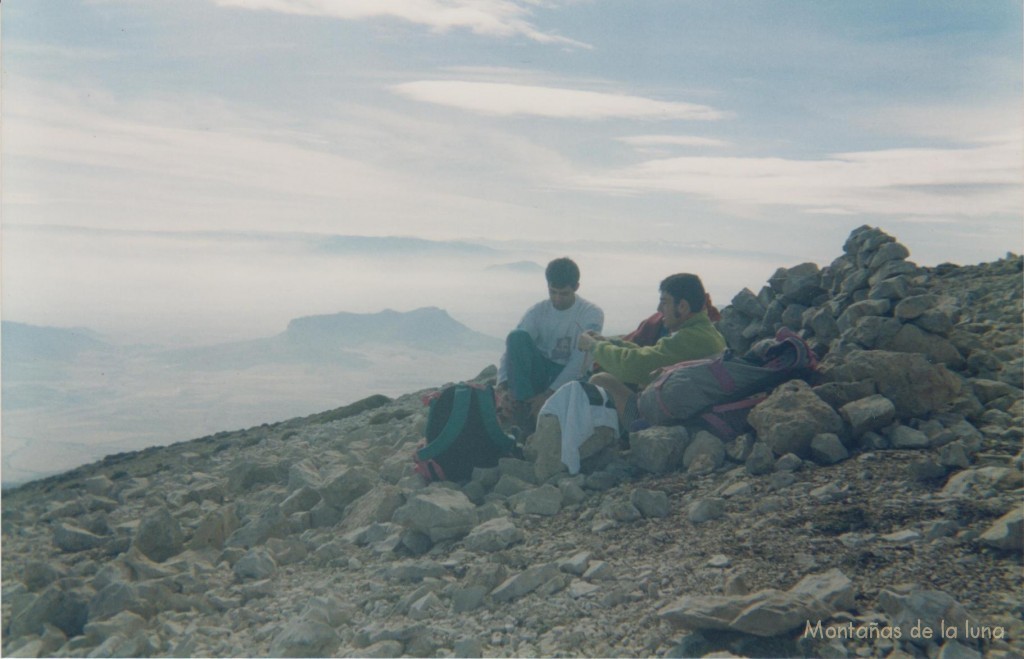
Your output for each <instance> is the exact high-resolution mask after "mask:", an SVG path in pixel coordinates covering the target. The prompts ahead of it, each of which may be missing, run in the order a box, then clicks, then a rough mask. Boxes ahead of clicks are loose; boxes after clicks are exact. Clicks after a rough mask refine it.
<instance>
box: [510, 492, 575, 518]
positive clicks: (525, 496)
mask: <svg viewBox="0 0 1024 659" xmlns="http://www.w3.org/2000/svg"><path fill="white" fill-rule="evenodd" d="M509 503H510V504H511V506H512V509H513V510H514V511H515V512H516V513H517V514H520V515H549V516H550V515H557V514H558V511H559V510H561V509H562V491H561V490H560V489H558V488H557V487H555V486H554V485H541V486H540V487H536V488H531V489H529V490H525V491H523V492H520V493H519V494H516V495H514V496H512V497H509Z"/></svg>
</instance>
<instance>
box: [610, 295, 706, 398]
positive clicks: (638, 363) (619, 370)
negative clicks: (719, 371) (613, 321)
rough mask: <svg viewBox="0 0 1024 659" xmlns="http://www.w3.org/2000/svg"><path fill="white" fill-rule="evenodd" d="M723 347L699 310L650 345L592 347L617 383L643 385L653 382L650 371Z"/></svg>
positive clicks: (617, 343)
mask: <svg viewBox="0 0 1024 659" xmlns="http://www.w3.org/2000/svg"><path fill="white" fill-rule="evenodd" d="M725 347H726V346H725V339H724V338H723V337H722V335H721V334H719V332H718V330H717V329H715V326H714V325H712V324H711V321H710V320H709V319H708V314H707V311H701V312H699V313H697V314H695V315H694V316H693V317H691V318H690V319H689V320H687V321H686V322H685V323H683V325H682V327H680V328H679V329H678V330H676V331H675V332H674V333H673V334H670V335H668V336H666V337H662V338H661V339H660V340H659V341H658V342H657V343H655V344H654V345H653V346H645V347H641V346H638V345H636V344H634V343H629V342H628V341H615V342H614V343H613V342H612V341H598V342H597V343H596V344H595V345H594V360H595V361H597V362H598V363H599V364H600V365H601V368H602V369H604V370H605V371H608V372H609V373H611V374H612V375H614V376H615V377H616V378H618V379H619V380H620V381H622V382H624V383H626V384H635V385H640V386H646V385H647V384H648V383H650V381H651V380H652V379H653V378H652V377H651V372H652V371H654V370H656V369H659V368H661V367H662V366H671V365H672V364H676V363H678V362H684V361H689V360H691V359H703V358H704V357H710V356H712V355H716V354H718V353H720V352H722V351H723V350H725Z"/></svg>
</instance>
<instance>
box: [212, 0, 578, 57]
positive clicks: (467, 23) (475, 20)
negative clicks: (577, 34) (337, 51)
mask: <svg viewBox="0 0 1024 659" xmlns="http://www.w3.org/2000/svg"><path fill="white" fill-rule="evenodd" d="M215 2H216V3H217V4H218V5H220V6H222V7H233V8H238V9H248V10H254V11H274V12H280V13H285V14H298V15H305V16H325V17H329V18H336V19H340V20H348V21H359V20H370V19H377V18H393V19H398V20H403V21H408V22H410V23H415V24H417V25H424V26H426V27H429V28H430V29H432V30H435V31H437V32H446V31H448V30H453V29H465V30H469V31H470V32H472V33H474V34H478V35H481V36H486V37H500V38H508V37H514V36H523V37H526V38H528V39H531V40H533V41H536V42H538V43H551V44H563V45H570V46H575V47H579V48H589V47H590V46H588V45H587V44H585V43H582V42H580V41H576V40H573V39H569V38H566V37H561V36H558V35H553V34H549V33H546V32H542V31H541V30H539V29H538V28H536V27H535V26H534V25H533V23H531V22H530V21H529V17H530V15H531V13H532V12H531V10H530V8H529V5H536V4H537V3H536V2H515V1H513V0H215Z"/></svg>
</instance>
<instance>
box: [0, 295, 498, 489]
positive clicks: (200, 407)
mask: <svg viewBox="0 0 1024 659" xmlns="http://www.w3.org/2000/svg"><path fill="white" fill-rule="evenodd" d="M500 351H501V341H500V340H498V339H496V338H494V337H490V336H486V335H484V334H480V333H477V332H474V331H472V330H470V329H469V328H467V327H466V326H464V325H462V324H461V323H459V322H458V321H456V320H454V319H453V318H452V317H451V316H449V315H448V313H447V312H445V311H443V310H441V309H437V308H432V307H431V308H422V309H417V310H414V311H409V312H404V313H403V312H395V311H383V312H380V313H376V314H354V313H339V314H333V315H323V316H309V317H304V318H298V319H295V320H293V321H292V322H291V323H289V325H288V327H287V328H286V329H285V331H283V332H281V333H280V334H277V335H274V336H270V337H267V338H263V339H256V340H251V341H241V342H233V343H222V344H215V345H209V346H201V347H193V348H167V347H163V346H160V345H120V344H117V343H114V342H110V341H107V340H105V339H104V337H102V336H101V335H99V334H97V333H95V332H92V331H90V330H87V329H60V328H49V327H39V326H33V325H25V324H21V323H15V322H6V321H5V322H4V323H3V420H2V423H3V425H2V431H3V445H2V449H3V483H4V485H5V486H9V485H12V484H16V483H19V482H24V481H26V480H31V479H33V478H38V477H41V476H45V475H49V474H53V473H57V472H60V471H65V470H67V469H71V468H73V467H76V466H78V465H81V464H85V463H87V462H91V461H94V460H97V459H99V458H102V457H103V456H105V455H108V454H112V453H118V452H123V451H130V450H138V449H141V448H145V447H148V446H154V445H162V444H168V443H171V442H175V441H181V440H185V439H191V438H194V437H200V436H203V435H207V434H211V433H214V432H218V431H222V430H225V429H235V428H242V427H250V426H253V425H259V424H261V423H271V422H276V421H281V420H283V419H288V418H292V417H296V416H303V415H307V414H313V413H316V412H320V411H322V410H324V409H328V408H332V407H337V406H339V405H344V404H346V403H349V402H351V401H353V400H356V399H358V398H362V397H365V396H366V395H367V394H366V392H372V393H382V394H385V395H388V396H395V395H398V394H401V393H404V392H407V391H411V390H416V389H421V388H424V387H427V386H433V385H436V384H437V383H438V382H442V381H446V380H458V379H462V378H466V377H471V376H472V375H473V374H475V373H476V372H478V371H479V370H480V369H482V368H483V367H485V366H487V365H488V364H491V363H494V362H495V361H496V360H497V358H498V356H499V354H500Z"/></svg>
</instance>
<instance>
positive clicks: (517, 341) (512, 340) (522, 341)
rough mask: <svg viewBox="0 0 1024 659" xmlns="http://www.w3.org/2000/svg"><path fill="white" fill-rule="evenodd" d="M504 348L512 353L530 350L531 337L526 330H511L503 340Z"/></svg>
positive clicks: (531, 345) (532, 344)
mask: <svg viewBox="0 0 1024 659" xmlns="http://www.w3.org/2000/svg"><path fill="white" fill-rule="evenodd" d="M505 347H506V348H508V350H510V351H512V352H519V351H522V350H530V349H532V348H533V347H534V343H533V337H532V336H530V333H529V332H527V331H526V330H522V329H517V330H512V331H511V332H509V333H508V336H507V337H506V338H505Z"/></svg>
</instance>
